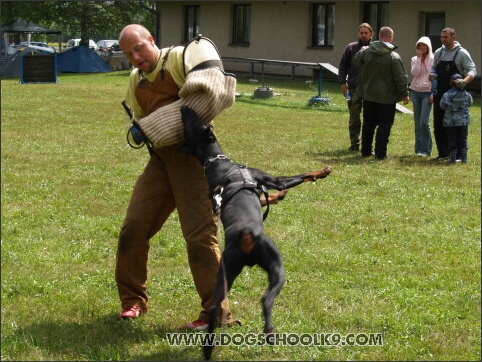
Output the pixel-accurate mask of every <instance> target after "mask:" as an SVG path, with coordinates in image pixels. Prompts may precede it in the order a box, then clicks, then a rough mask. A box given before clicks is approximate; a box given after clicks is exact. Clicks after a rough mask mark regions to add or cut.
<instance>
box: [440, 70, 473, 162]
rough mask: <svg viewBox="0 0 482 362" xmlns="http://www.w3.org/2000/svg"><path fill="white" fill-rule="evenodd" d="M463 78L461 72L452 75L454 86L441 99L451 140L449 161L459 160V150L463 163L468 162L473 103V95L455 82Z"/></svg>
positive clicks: (444, 120)
mask: <svg viewBox="0 0 482 362" xmlns="http://www.w3.org/2000/svg"><path fill="white" fill-rule="evenodd" d="M457 79H463V78H462V76H461V75H460V74H454V75H452V77H451V79H450V85H451V86H452V87H451V88H450V89H449V90H448V91H447V92H445V93H444V95H443V96H442V99H441V100H440V108H441V109H443V110H445V114H444V119H443V125H444V127H445V131H446V132H447V137H448V141H449V152H450V159H449V162H451V163H455V162H457V152H458V153H459V154H460V155H461V161H462V163H467V150H468V148H469V147H468V145H467V137H468V129H469V124H470V113H469V107H470V106H471V105H472V103H473V99H472V96H471V95H470V93H469V92H467V91H466V90H465V89H463V88H457V87H456V86H455V82H456V81H457Z"/></svg>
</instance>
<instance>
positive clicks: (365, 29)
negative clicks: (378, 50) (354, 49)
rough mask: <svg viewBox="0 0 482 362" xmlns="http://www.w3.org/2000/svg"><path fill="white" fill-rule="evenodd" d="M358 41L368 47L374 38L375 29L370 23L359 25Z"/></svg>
mask: <svg viewBox="0 0 482 362" xmlns="http://www.w3.org/2000/svg"><path fill="white" fill-rule="evenodd" d="M357 34H358V39H360V42H361V43H362V44H363V45H367V44H368V43H369V42H370V39H371V38H372V37H373V29H372V27H371V26H370V24H368V23H362V24H360V25H358V31H357Z"/></svg>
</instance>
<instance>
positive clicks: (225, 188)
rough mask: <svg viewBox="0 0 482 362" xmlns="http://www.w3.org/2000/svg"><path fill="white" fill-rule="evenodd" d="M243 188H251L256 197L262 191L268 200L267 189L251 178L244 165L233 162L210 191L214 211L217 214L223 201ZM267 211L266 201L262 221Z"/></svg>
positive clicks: (266, 215)
mask: <svg viewBox="0 0 482 362" xmlns="http://www.w3.org/2000/svg"><path fill="white" fill-rule="evenodd" d="M244 189H250V190H253V191H254V192H255V193H256V194H257V195H258V197H259V196H260V195H261V193H263V194H264V196H265V198H266V201H268V190H267V189H266V187H265V186H264V185H260V184H258V183H257V182H256V181H255V180H253V177H252V175H251V172H249V170H248V169H247V168H246V166H243V165H237V164H235V165H233V167H231V169H230V170H229V171H228V172H227V173H226V175H225V176H224V178H223V180H222V181H221V182H220V184H219V185H218V186H217V187H216V188H215V189H214V190H213V191H212V193H211V198H212V201H213V210H214V212H215V213H216V214H217V213H218V212H219V210H220V209H221V204H222V202H223V201H224V202H228V201H229V200H230V199H231V198H232V197H233V196H234V195H235V194H237V193H238V192H239V191H241V190H244ZM268 213H269V203H267V206H266V211H265V212H264V213H263V221H264V220H266V218H267V217H268Z"/></svg>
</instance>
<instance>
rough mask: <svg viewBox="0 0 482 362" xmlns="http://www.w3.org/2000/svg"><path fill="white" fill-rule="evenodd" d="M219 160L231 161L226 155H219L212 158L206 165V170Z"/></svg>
mask: <svg viewBox="0 0 482 362" xmlns="http://www.w3.org/2000/svg"><path fill="white" fill-rule="evenodd" d="M217 160H229V158H228V157H227V156H226V155H217V156H216V157H210V158H209V159H208V160H207V161H206V163H205V164H204V168H207V167H209V165H211V163H213V162H216V161H217Z"/></svg>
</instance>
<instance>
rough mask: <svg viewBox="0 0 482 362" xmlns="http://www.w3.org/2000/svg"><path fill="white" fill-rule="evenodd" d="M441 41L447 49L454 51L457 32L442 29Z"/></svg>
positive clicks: (450, 29)
mask: <svg viewBox="0 0 482 362" xmlns="http://www.w3.org/2000/svg"><path fill="white" fill-rule="evenodd" d="M440 40H441V41H442V45H443V46H445V47H446V48H447V49H452V48H453V47H454V44H455V30H454V29H452V28H445V29H442V33H441V34H440Z"/></svg>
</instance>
